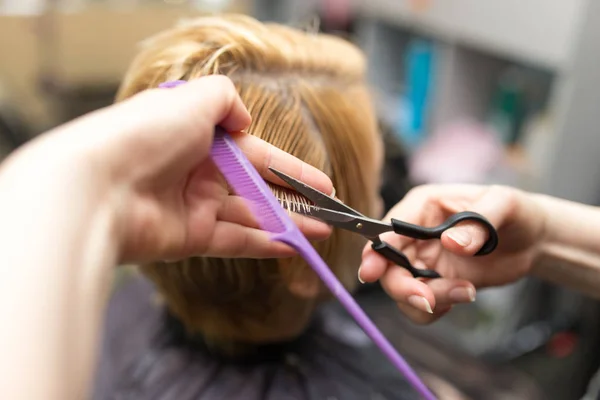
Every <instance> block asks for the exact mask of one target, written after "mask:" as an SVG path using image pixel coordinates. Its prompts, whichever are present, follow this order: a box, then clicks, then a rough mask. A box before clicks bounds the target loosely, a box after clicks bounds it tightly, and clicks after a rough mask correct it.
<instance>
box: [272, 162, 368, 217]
mask: <svg viewBox="0 0 600 400" xmlns="http://www.w3.org/2000/svg"><path fill="white" fill-rule="evenodd" d="M269 170H270V171H271V172H273V173H274V174H275V175H277V176H278V177H279V178H281V179H282V180H283V181H284V182H285V183H287V184H288V185H290V186H291V187H293V188H294V189H295V190H296V191H297V192H298V193H300V194H301V195H303V196H304V197H306V198H307V199H309V200H310V201H312V202H313V203H315V205H316V206H317V208H326V209H329V210H335V211H340V212H343V213H346V214H352V215H357V216H360V217H364V215H362V214H361V213H359V212H358V211H356V210H354V209H352V208H350V207H348V206H347V205H345V204H344V203H342V202H341V201H338V200H336V199H334V198H333V197H331V196H328V195H326V194H324V193H323V192H320V191H318V190H317V189H315V188H312V187H310V186H308V185H307V184H305V183H302V182H300V181H299V180H297V179H294V178H292V177H291V176H289V175H286V174H284V173H283V172H281V171H278V170H276V169H275V168H271V167H269Z"/></svg>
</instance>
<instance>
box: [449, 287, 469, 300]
mask: <svg viewBox="0 0 600 400" xmlns="http://www.w3.org/2000/svg"><path fill="white" fill-rule="evenodd" d="M448 296H449V297H450V300H452V301H453V302H455V303H472V302H474V301H475V290H474V289H473V288H472V287H457V288H454V289H452V290H451V291H450V293H448Z"/></svg>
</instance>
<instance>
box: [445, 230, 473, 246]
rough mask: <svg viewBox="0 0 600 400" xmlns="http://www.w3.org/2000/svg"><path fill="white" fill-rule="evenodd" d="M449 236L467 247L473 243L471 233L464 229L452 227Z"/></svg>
mask: <svg viewBox="0 0 600 400" xmlns="http://www.w3.org/2000/svg"><path fill="white" fill-rule="evenodd" d="M448 237H449V238H450V239H452V240H454V241H455V242H456V244H458V245H459V246H461V247H467V246H468V245H470V244H471V235H469V234H468V233H467V232H465V231H464V230H462V229H450V230H449V231H448Z"/></svg>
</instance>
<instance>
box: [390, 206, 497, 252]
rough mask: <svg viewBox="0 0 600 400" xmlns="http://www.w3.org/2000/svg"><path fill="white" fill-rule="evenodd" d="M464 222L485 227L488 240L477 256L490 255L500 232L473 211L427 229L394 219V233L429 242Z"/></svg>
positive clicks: (452, 217)
mask: <svg viewBox="0 0 600 400" xmlns="http://www.w3.org/2000/svg"><path fill="white" fill-rule="evenodd" d="M463 221H475V222H478V223H480V224H481V225H483V226H484V227H485V228H486V230H487V231H488V240H487V241H486V242H485V243H484V244H483V246H482V247H481V249H479V251H478V252H477V253H475V255H476V256H484V255H486V254H490V253H491V252H492V251H494V250H495V249H496V247H497V246H498V232H496V229H495V228H494V226H493V225H492V224H491V223H490V221H488V220H487V219H486V218H485V217H484V216H483V215H481V214H477V213H475V212H472V211H463V212H459V213H456V214H454V215H452V216H451V217H450V218H448V219H447V220H446V221H444V222H443V223H442V224H440V225H438V226H434V227H432V228H426V227H424V226H419V225H414V224H409V223H408V222H404V221H400V220H397V219H394V218H392V227H393V228H394V232H396V233H397V234H399V235H403V236H408V237H411V238H414V239H420V240H429V239H439V238H441V237H442V233H444V231H446V230H448V229H450V228H452V227H453V226H455V225H456V224H458V223H460V222H463Z"/></svg>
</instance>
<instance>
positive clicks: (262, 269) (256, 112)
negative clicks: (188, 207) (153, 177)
mask: <svg viewBox="0 0 600 400" xmlns="http://www.w3.org/2000/svg"><path fill="white" fill-rule="evenodd" d="M364 73H365V61H364V58H363V56H362V54H361V52H360V51H359V50H358V49H357V48H356V47H354V46H353V45H351V44H349V43H347V42H345V41H343V40H341V39H338V38H334V37H331V36H326V35H318V34H311V33H305V32H302V31H299V30H295V29H291V28H287V27H284V26H281V25H275V24H262V23H260V22H258V21H256V20H254V19H252V18H249V17H245V16H238V15H229V16H217V17H203V18H199V19H196V20H193V21H189V22H187V23H184V24H181V25H179V26H177V27H175V28H173V29H170V30H167V31H165V32H163V33H160V34H158V35H157V36H155V37H152V38H150V39H149V40H147V41H146V42H145V43H144V47H143V49H142V51H141V53H140V54H139V55H138V56H137V58H136V59H135V60H134V62H133V63H132V65H131V67H130V70H129V71H128V73H127V75H126V77H125V79H124V81H123V84H122V86H121V88H120V91H119V94H118V100H122V99H125V98H128V97H130V96H133V95H134V94H136V93H138V92H140V91H142V90H145V89H148V88H154V87H157V86H158V85H159V84H160V83H162V82H164V81H169V80H176V79H184V80H190V79H194V78H198V77H200V76H204V75H209V74H224V75H227V76H229V77H230V78H231V79H232V81H233V82H234V83H235V85H236V87H237V89H238V92H239V94H240V96H241V98H242V100H243V102H244V104H245V105H246V107H247V108H248V110H249V111H250V114H251V115H252V119H253V121H252V124H251V125H250V127H249V128H248V130H247V132H248V133H249V134H252V135H255V136H258V137H260V138H262V139H263V140H266V141H268V142H270V143H272V144H273V145H275V146H277V147H279V148H281V149H283V150H285V151H287V152H289V153H291V154H293V155H295V156H296V157H298V158H300V159H302V160H304V161H305V162H307V163H309V164H311V165H313V166H315V167H317V168H319V169H321V170H323V171H324V172H326V173H327V174H328V175H329V176H330V177H331V178H332V181H333V183H334V186H335V188H336V195H337V196H338V197H339V198H340V199H341V200H342V201H344V202H345V203H346V204H348V205H349V206H351V207H353V208H355V209H357V210H359V211H361V212H363V213H365V214H367V215H377V214H378V212H379V209H378V207H379V204H380V202H379V197H378V186H379V182H378V180H379V172H380V171H379V170H380V167H381V165H380V164H381V160H382V152H383V149H382V146H381V142H380V138H379V134H378V132H377V123H376V118H375V113H374V110H373V106H372V104H371V99H370V97H369V92H368V88H367V86H366V84H365V81H364V79H365V77H364ZM173 140H176V138H174V139H173ZM271 189H272V190H273V192H274V193H275V195H276V196H277V197H279V198H286V197H288V196H290V194H289V192H288V191H285V190H283V189H282V188H279V187H276V186H271ZM299 200H300V201H302V200H303V199H299ZM296 201H298V199H296ZM363 244H364V242H363V241H362V240H361V239H360V237H359V236H357V235H352V234H349V233H347V232H341V231H338V230H334V232H333V234H332V235H331V237H330V238H329V239H327V240H326V241H323V242H319V243H314V244H313V245H314V246H315V248H316V249H317V251H318V252H319V253H320V254H321V256H322V257H323V258H324V259H325V261H326V262H327V263H328V265H329V266H330V268H331V269H332V270H333V271H334V273H335V274H336V275H337V276H338V278H339V279H340V280H341V281H342V283H343V284H344V285H345V286H346V287H347V288H348V289H352V288H353V287H354V285H355V284H356V279H357V278H356V272H357V268H358V265H359V260H360V253H361V250H362V245H363ZM142 271H143V272H144V273H145V274H146V275H147V276H149V277H150V278H151V279H152V280H153V281H154V283H155V284H156V285H157V288H158V290H159V292H160V293H161V294H162V296H163V298H164V299H165V301H166V302H167V305H168V306H169V308H170V309H171V311H172V312H173V313H174V314H175V315H176V316H177V317H178V318H179V319H180V320H181V321H182V322H183V323H184V325H185V326H186V328H187V329H188V330H189V331H190V332H192V333H200V334H201V335H202V336H204V338H205V339H206V340H208V341H212V342H218V343H220V344H224V343H235V342H242V343H243V342H270V341H278V340H283V339H286V338H289V337H292V336H295V335H297V334H298V333H299V332H300V331H301V330H302V329H303V328H304V327H305V326H306V324H307V321H308V319H309V318H310V315H311V313H312V310H313V309H314V306H315V305H316V303H317V302H318V301H319V300H321V299H323V298H325V297H327V292H326V289H325V287H324V286H323V285H322V284H321V283H320V281H319V279H318V277H317V276H316V275H315V274H314V273H313V272H312V270H311V269H310V268H309V267H308V266H307V264H306V263H305V262H304V261H303V260H302V259H301V258H300V257H295V258H291V259H283V260H250V259H212V258H205V257H198V258H190V259H187V260H183V261H181V262H174V263H158V264H155V265H148V266H144V267H143V268H142Z"/></svg>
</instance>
